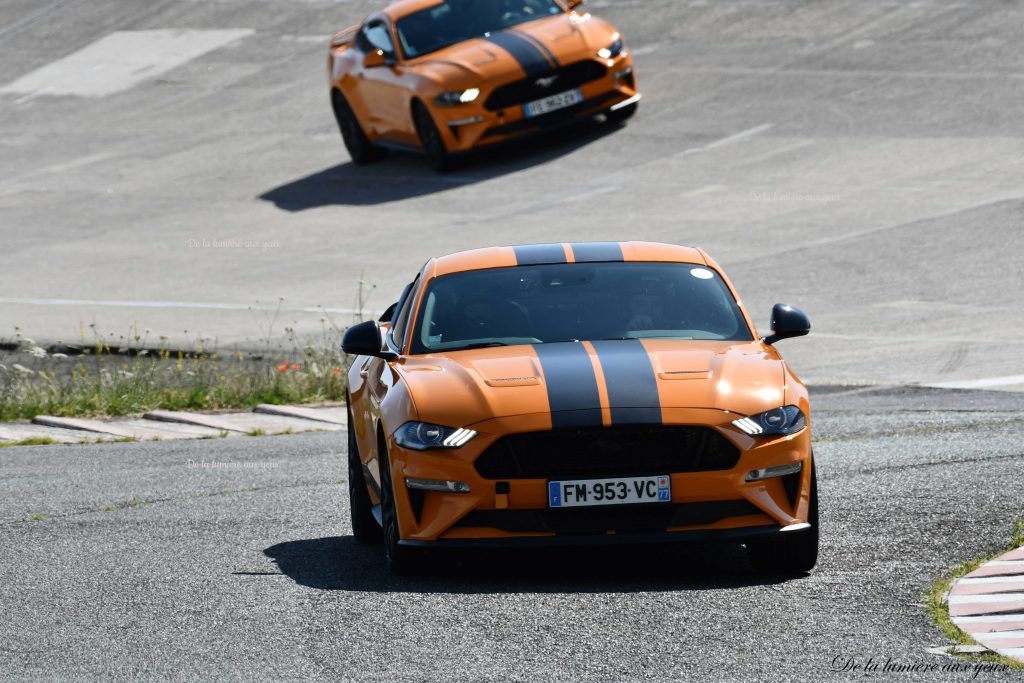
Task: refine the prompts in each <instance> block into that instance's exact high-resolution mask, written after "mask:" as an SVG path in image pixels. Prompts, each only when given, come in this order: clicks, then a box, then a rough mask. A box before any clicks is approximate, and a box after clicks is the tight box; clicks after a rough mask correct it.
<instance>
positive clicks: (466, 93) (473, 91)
mask: <svg viewBox="0 0 1024 683" xmlns="http://www.w3.org/2000/svg"><path fill="white" fill-rule="evenodd" d="M478 97H480V88H470V89H468V90H456V91H454V92H443V93H441V94H440V95H438V96H437V97H435V98H434V104H436V105H437V106H439V107H454V106H457V105H460V104H469V103H470V102H473V101H474V100H476V98H478Z"/></svg>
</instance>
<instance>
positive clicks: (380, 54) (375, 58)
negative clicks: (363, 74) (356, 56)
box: [363, 50, 393, 69]
mask: <svg viewBox="0 0 1024 683" xmlns="http://www.w3.org/2000/svg"><path fill="white" fill-rule="evenodd" d="M387 63H388V58H387V57H385V56H384V50H371V51H369V52H367V53H366V57H365V58H364V59H363V68H366V69H372V68H374V67H378V66H384V65H385V64H387ZM392 63H393V62H392Z"/></svg>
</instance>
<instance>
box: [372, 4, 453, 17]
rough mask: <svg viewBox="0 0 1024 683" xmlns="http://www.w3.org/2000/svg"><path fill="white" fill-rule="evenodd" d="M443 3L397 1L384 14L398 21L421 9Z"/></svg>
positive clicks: (385, 9)
mask: <svg viewBox="0 0 1024 683" xmlns="http://www.w3.org/2000/svg"><path fill="white" fill-rule="evenodd" d="M441 2H443V0H395V2H392V3H391V4H390V5H388V6H387V7H385V8H384V10H383V13H384V14H386V15H388V16H389V17H391V19H392V21H397V20H399V19H401V18H402V17H405V16H408V15H410V14H412V13H413V12H419V11H420V10H421V9H426V8H428V7H433V6H434V5H440V4H441Z"/></svg>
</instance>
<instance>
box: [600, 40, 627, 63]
mask: <svg viewBox="0 0 1024 683" xmlns="http://www.w3.org/2000/svg"><path fill="white" fill-rule="evenodd" d="M624 47H626V46H625V45H624V44H623V42H622V38H616V39H615V42H613V43H612V44H611V45H609V46H608V47H602V48H601V49H600V50H598V51H597V56H598V57H600V58H601V59H611V58H612V57H618V56H619V55H620V54H622V49H623V48H624Z"/></svg>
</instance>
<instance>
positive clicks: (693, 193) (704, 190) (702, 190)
mask: <svg viewBox="0 0 1024 683" xmlns="http://www.w3.org/2000/svg"><path fill="white" fill-rule="evenodd" d="M724 187H725V185H705V186H704V187H698V188H697V189H696V190H690V191H689V192H684V193H683V197H699V196H701V195H702V194H710V193H712V192H717V191H719V190H721V189H722V188H724Z"/></svg>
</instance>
